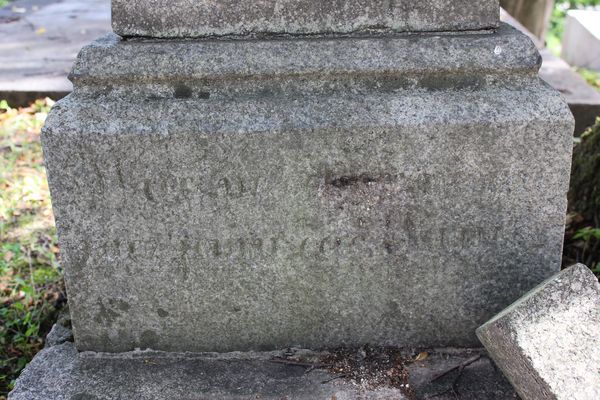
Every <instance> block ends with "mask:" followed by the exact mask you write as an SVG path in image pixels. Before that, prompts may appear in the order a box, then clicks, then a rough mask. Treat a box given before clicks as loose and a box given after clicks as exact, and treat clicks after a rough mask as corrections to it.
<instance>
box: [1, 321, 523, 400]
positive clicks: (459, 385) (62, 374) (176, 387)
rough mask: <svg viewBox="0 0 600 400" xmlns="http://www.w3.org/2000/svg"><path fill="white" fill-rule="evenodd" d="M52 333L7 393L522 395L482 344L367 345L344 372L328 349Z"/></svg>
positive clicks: (43, 398)
mask: <svg viewBox="0 0 600 400" xmlns="http://www.w3.org/2000/svg"><path fill="white" fill-rule="evenodd" d="M65 329H66V328H64V327H61V328H60V330H65ZM57 330H59V329H57V328H56V327H55V328H54V329H53V331H57ZM52 341H53V344H52V345H51V346H48V347H46V348H45V349H44V350H42V351H41V352H40V353H38V355H36V357H35V358H34V359H33V361H32V362H31V363H30V364H29V365H28V366H27V368H26V369H25V370H24V371H23V373H22V374H21V376H20V377H19V379H18V380H17V382H16V385H15V388H14V390H13V391H12V392H11V393H10V395H9V400H48V399H52V400H114V399H135V400H173V399H177V400H200V399H202V400H222V399H227V400H255V399H262V400H281V399H290V400H292V399H293V400H414V399H429V398H435V399H436V400H455V399H456V394H455V393H454V391H456V392H457V393H458V394H459V395H460V398H461V399H462V400H481V399H486V400H513V399H515V398H516V393H515V391H514V390H513V389H512V387H511V386H510V384H509V383H508V381H507V380H506V379H505V378H504V377H503V376H502V373H501V372H500V371H499V370H498V368H496V367H495V366H494V365H493V364H492V362H491V360H490V359H489V358H488V357H487V355H486V353H485V351H482V349H437V350H434V351H430V352H429V353H427V354H428V355H427V356H426V357H421V359H420V360H419V361H415V357H414V355H412V354H411V352H410V351H402V352H398V349H378V350H374V351H376V353H375V354H374V355H373V356H371V355H370V352H369V355H367V356H366V357H365V354H367V353H366V352H365V349H354V351H355V352H356V353H355V354H352V353H351V352H349V353H348V355H347V356H346V357H342V358H335V357H334V361H333V363H334V364H335V365H347V363H350V364H355V365H354V367H352V368H344V371H345V373H346V374H347V375H349V376H343V375H342V374H341V373H339V372H335V371H334V370H333V369H334V368H330V367H328V365H329V364H326V363H330V362H332V361H328V360H331V357H332V353H329V352H315V351H310V350H304V349H287V350H283V351H281V350H280V351H270V352H234V353H197V354H190V353H164V352H156V351H135V352H127V353H120V354H107V353H94V352H78V351H77V350H76V348H75V345H74V344H73V343H72V342H71V341H69V340H63V341H56V337H54V338H52ZM48 342H49V343H50V342H51V341H50V340H48ZM389 354H394V355H395V356H394V357H389V356H388V355H389ZM422 354H425V353H422ZM398 356H399V357H398ZM361 357H365V358H361ZM361 360H362V361H361ZM467 364H468V365H467ZM382 365H386V367H385V368H381V367H380V366H382ZM458 365H466V366H465V368H464V370H462V372H461V374H460V379H456V377H457V375H456V373H455V372H453V371H451V370H453V369H456V366H458ZM313 366H314V367H313ZM361 367H362V368H361ZM447 371H450V372H448V373H447V374H445V375H444V376H440V375H441V374H443V373H444V372H447ZM355 375H357V377H356V376H355ZM390 377H393V379H390ZM357 378H360V379H357ZM436 378H437V379H436ZM455 379H456V380H455Z"/></svg>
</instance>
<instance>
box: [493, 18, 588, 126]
mask: <svg viewBox="0 0 600 400" xmlns="http://www.w3.org/2000/svg"><path fill="white" fill-rule="evenodd" d="M500 20H501V21H503V22H506V23H508V24H510V25H512V26H514V27H515V28H517V29H519V30H520V31H521V32H523V33H524V34H526V35H527V36H529V38H530V39H531V40H532V41H533V42H534V43H535V45H536V47H537V48H538V49H539V51H540V54H541V56H542V66H541V68H540V77H541V78H542V79H543V80H545V81H546V82H548V84H550V86H552V87H553V88H554V89H556V90H558V91H559V92H560V93H561V94H562V95H563V97H564V98H565V100H566V101H567V103H568V104H569V108H570V109H571V112H572V113H573V116H574V117H575V135H576V136H579V135H580V134H581V133H583V132H584V131H585V129H586V128H588V127H590V126H592V125H593V124H594V123H595V122H596V118H597V117H600V91H599V90H598V89H596V88H594V87H592V86H591V85H589V84H588V83H587V82H586V81H585V80H584V79H583V78H582V77H581V75H579V74H578V73H577V72H575V71H574V70H573V68H571V66H570V65H569V64H567V62H566V61H564V60H563V59H562V58H560V57H557V56H555V55H554V54H552V52H551V51H550V50H548V49H547V48H545V47H546V46H545V43H544V42H542V41H541V40H539V39H538V38H537V37H535V35H534V34H533V33H531V32H529V31H528V30H527V28H525V27H524V26H523V25H521V24H520V23H519V22H518V21H517V20H515V19H514V18H513V17H512V16H510V15H509V14H508V13H507V12H506V11H505V10H504V9H500Z"/></svg>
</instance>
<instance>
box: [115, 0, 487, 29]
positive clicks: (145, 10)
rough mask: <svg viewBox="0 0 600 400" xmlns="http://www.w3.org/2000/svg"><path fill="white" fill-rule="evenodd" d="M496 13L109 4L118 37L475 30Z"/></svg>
mask: <svg viewBox="0 0 600 400" xmlns="http://www.w3.org/2000/svg"><path fill="white" fill-rule="evenodd" d="M498 13H499V6H498V0H422V1H411V0H395V1H389V0H352V1H350V0H342V1H315V0H261V1H238V0H138V1H128V0H112V23H113V30H114V31H115V32H116V33H117V34H119V35H122V36H152V37H190V36H191V37H198V36H215V35H217V36H220V35H244V34H264V33H279V34H280V33H289V34H317V33H332V32H337V33H351V32H357V31H367V30H392V31H450V30H461V31H462V30H479V29H489V28H495V27H497V26H498V23H499V22H498Z"/></svg>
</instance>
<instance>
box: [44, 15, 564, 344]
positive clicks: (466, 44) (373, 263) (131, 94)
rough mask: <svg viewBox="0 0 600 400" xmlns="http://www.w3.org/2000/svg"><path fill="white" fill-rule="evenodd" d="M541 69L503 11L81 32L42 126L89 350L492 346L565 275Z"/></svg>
mask: <svg viewBox="0 0 600 400" xmlns="http://www.w3.org/2000/svg"><path fill="white" fill-rule="evenodd" d="M538 63H539V55H538V53H537V50H536V48H535V46H533V44H532V43H531V42H530V40H529V39H528V38H527V37H525V36H524V35H522V34H520V33H519V32H518V31H516V30H514V29H512V28H510V27H508V26H504V27H503V28H502V29H500V30H498V32H496V33H492V34H489V33H482V34H468V35H453V34H451V35H431V34H423V35H416V34H415V35H401V34H400V35H382V36H378V35H376V36H372V37H348V38H341V39H340V38H304V39H298V38H296V39H293V40H264V41H262V40H248V41H242V40H170V41H160V40H144V39H135V40H134V39H132V40H127V41H122V40H120V39H119V38H118V37H116V36H114V35H110V36H108V37H105V38H103V39H102V40H99V41H97V42H95V43H94V44H92V45H90V46H88V47H86V48H85V49H83V50H82V52H81V55H80V58H79V60H78V61H77V63H76V66H75V68H74V70H73V74H72V78H73V81H74V83H75V87H76V90H75V92H74V93H73V94H72V95H70V96H69V97H67V98H65V99H63V100H62V101H61V102H59V103H58V104H56V105H55V107H54V108H53V109H52V112H51V113H50V115H49V117H48V119H47V122H46V126H45V129H44V132H43V135H42V136H43V145H44V153H45V158H46V166H47V169H48V175H49V182H50V187H51V193H52V201H53V206H54V210H55V215H56V222H57V226H58V230H59V237H60V243H61V255H62V257H63V258H62V264H63V267H64V269H65V273H66V278H67V286H68V290H69V300H70V305H71V312H72V316H73V325H74V332H75V340H76V343H77V346H78V348H79V349H80V350H94V351H114V352H119V351H127V350H132V349H134V348H136V347H139V348H153V349H157V350H166V351H232V350H267V349H277V348H285V347H288V346H297V347H305V348H321V347H328V348H331V347H338V346H340V345H362V344H365V343H371V344H374V345H393V346H397V347H404V346H426V347H433V346H460V347H468V346H472V345H476V344H477V339H476V337H475V334H474V332H475V329H476V328H477V327H478V326H479V325H480V324H481V323H483V322H485V321H486V320H487V319H489V318H490V317H491V316H493V315H494V314H495V313H497V312H499V311H500V310H502V309H503V308H504V307H506V306H507V305H508V304H510V303H511V302H512V301H514V300H515V299H517V298H518V297H520V296H521V295H522V294H523V293H525V292H526V291H527V290H529V289H530V288H531V287H533V286H535V285H536V284H538V283H539V282H541V281H543V280H544V279H545V278H547V277H548V276H551V275H552V274H553V273H555V272H557V271H558V270H559V267H560V259H561V249H562V242H563V235H564V215H565V210H566V191H567V188H568V179H569V165H570V158H571V150H572V138H571V135H572V123H573V121H572V117H571V115H570V113H569V110H568V108H567V106H566V104H565V103H564V102H563V100H562V99H561V97H560V95H559V94H558V93H557V92H555V91H554V90H552V89H551V88H550V87H548V85H546V84H545V83H543V82H541V80H540V79H539V78H538V76H537V69H538V66H539V64H538Z"/></svg>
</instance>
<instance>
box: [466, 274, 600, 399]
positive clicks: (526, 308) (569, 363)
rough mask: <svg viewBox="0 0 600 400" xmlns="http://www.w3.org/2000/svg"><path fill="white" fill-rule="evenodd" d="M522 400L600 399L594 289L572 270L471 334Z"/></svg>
mask: <svg viewBox="0 0 600 400" xmlns="http://www.w3.org/2000/svg"><path fill="white" fill-rule="evenodd" d="M477 335H478V337H479V338H480V340H481V342H482V343H483V344H484V345H485V347H486V348H487V349H488V351H489V352H490V355H491V356H492V358H493V359H494V360H495V361H496V363H497V364H498V366H499V367H500V368H501V369H502V371H503V372H504V374H505V375H506V377H507V378H508V379H509V380H510V381H511V382H512V384H513V386H514V387H515V388H516V389H517V391H518V392H519V394H520V395H521V397H522V398H523V400H550V399H553V400H554V399H556V400H571V399H572V400H595V399H599V398H600V284H599V283H598V279H597V278H596V277H595V276H594V274H593V273H592V272H591V271H590V270H589V269H588V268H587V267H586V266H585V265H581V264H577V265H575V266H573V267H570V268H568V269H566V270H564V271H562V272H560V273H559V274H557V275H556V276H554V277H552V278H551V279H548V280H547V281H545V282H543V283H542V284H540V285H539V286H537V287H536V288H534V289H533V290H532V291H531V292H529V293H527V294H526V295H525V296H523V298H521V299H519V300H518V301H517V302H515V303H514V304H512V305H511V306H510V307H508V308H507V309H506V310H504V311H502V312H501V313H500V314H499V315H497V316H496V317H494V318H493V319H492V320H490V321H489V322H487V323H486V324H485V325H483V326H482V327H481V328H479V329H478V330H477Z"/></svg>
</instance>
